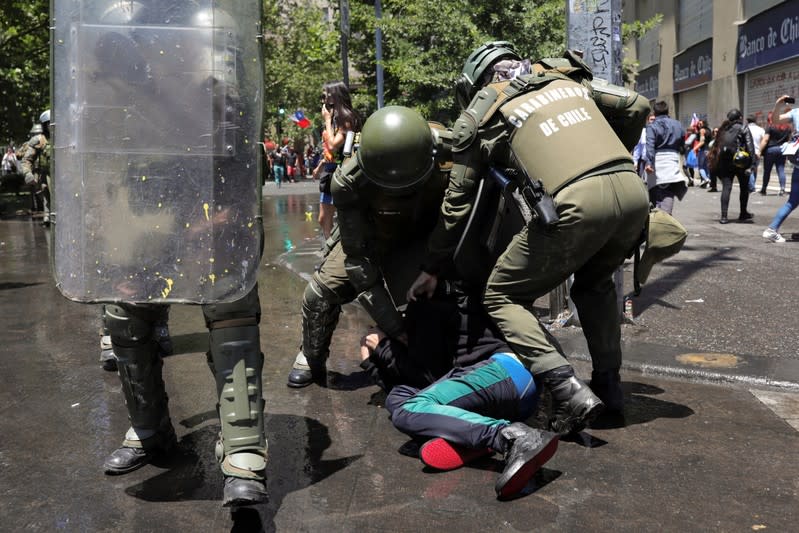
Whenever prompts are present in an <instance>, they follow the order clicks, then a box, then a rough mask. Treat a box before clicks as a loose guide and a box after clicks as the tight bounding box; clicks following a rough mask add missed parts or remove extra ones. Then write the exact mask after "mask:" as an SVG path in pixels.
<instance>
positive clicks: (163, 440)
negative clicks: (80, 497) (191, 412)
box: [103, 420, 177, 476]
mask: <svg viewBox="0 0 799 533" xmlns="http://www.w3.org/2000/svg"><path fill="white" fill-rule="evenodd" d="M167 423H168V424H169V425H168V427H164V428H163V429H161V430H159V431H158V432H157V433H155V434H154V435H152V436H149V437H147V438H145V439H142V440H135V439H136V438H137V437H136V436H135V432H133V430H132V429H130V430H128V433H127V435H125V441H124V442H123V443H122V446H120V447H119V448H117V449H116V450H114V451H113V452H111V455H109V456H108V457H106V459H105V462H104V463H103V469H104V471H105V473H106V474H108V475H109V476H115V475H120V474H127V473H128V472H133V471H134V470H136V469H138V468H141V467H142V466H144V465H146V464H147V463H149V462H151V461H152V460H153V459H154V458H155V457H158V456H159V455H163V454H167V453H169V452H170V451H171V450H172V448H174V447H175V445H176V444H177V438H176V437H175V430H174V429H173V428H172V424H171V423H169V421H168V420H167Z"/></svg>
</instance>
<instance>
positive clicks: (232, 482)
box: [222, 476, 269, 507]
mask: <svg viewBox="0 0 799 533" xmlns="http://www.w3.org/2000/svg"><path fill="white" fill-rule="evenodd" d="M267 501H269V495H268V494H267V493H266V483H265V482H264V481H262V480H259V479H243V478H240V477H233V476H225V488H224V490H223V494H222V505H223V506H224V507H242V506H245V505H258V504H259V503H266V502H267Z"/></svg>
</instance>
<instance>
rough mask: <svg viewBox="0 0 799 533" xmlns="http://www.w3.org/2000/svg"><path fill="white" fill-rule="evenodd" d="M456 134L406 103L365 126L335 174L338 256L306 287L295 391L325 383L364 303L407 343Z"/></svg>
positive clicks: (292, 376) (292, 379)
mask: <svg viewBox="0 0 799 533" xmlns="http://www.w3.org/2000/svg"><path fill="white" fill-rule="evenodd" d="M449 142H450V141H449V132H448V131H446V130H445V129H443V127H440V126H438V125H434V124H428V123H427V122H426V121H425V120H424V118H422V116H421V115H420V114H419V113H417V112H416V111H413V110H412V109H408V108H405V107H400V106H388V107H384V108H382V109H380V110H378V111H377V112H375V113H374V114H373V115H372V116H370V117H369V119H368V120H367V121H366V123H365V124H364V127H363V129H362V131H361V142H360V145H359V148H358V150H357V152H356V155H355V156H354V157H351V158H350V159H349V160H347V161H345V162H344V164H343V165H341V166H340V167H339V168H338V169H337V170H336V173H335V174H334V176H333V181H332V184H331V192H332V194H333V201H334V203H335V205H336V208H337V209H338V226H337V229H336V230H334V232H333V236H332V238H331V239H329V240H328V243H327V246H328V247H330V251H329V253H328V254H327V256H326V257H325V260H324V262H323V263H322V265H321V267H320V268H319V269H318V271H317V272H315V273H314V275H313V277H312V279H311V281H310V282H309V283H308V286H307V287H306V289H305V293H304V295H303V301H302V347H301V350H300V352H299V353H298V354H297V357H296V359H295V362H294V365H293V367H292V369H291V372H290V373H289V378H288V385H289V386H290V387H304V386H306V385H309V384H310V383H311V382H313V381H315V380H316V381H319V380H322V379H324V377H325V375H326V366H325V365H326V361H327V358H328V356H329V353H330V340H331V337H332V335H333V331H334V330H335V328H336V324H337V323H338V318H339V314H340V313H341V306H342V305H343V304H345V303H348V302H351V301H353V300H357V301H358V303H360V304H361V305H362V306H363V307H364V308H365V309H366V311H367V312H368V313H369V315H370V316H371V317H372V319H373V320H374V321H375V323H376V324H377V326H378V327H379V328H380V329H381V330H383V331H384V332H385V333H386V334H387V335H389V336H390V337H392V338H395V339H404V336H405V332H404V328H403V323H402V317H401V315H400V312H399V311H398V309H397V307H398V306H401V305H403V304H404V303H405V302H404V292H405V287H407V284H408V283H410V282H411V281H412V280H413V276H414V275H415V273H416V270H417V269H418V266H419V261H420V259H421V257H422V254H423V251H424V246H425V242H426V239H427V236H428V235H429V233H430V230H431V229H432V228H433V226H434V225H435V223H436V219H437V217H438V209H439V206H440V205H441V200H442V198H443V194H444V190H445V189H446V186H447V180H448V178H449V168H450V167H451V164H450V162H449V157H450V151H449Z"/></svg>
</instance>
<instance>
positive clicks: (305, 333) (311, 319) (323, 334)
mask: <svg viewBox="0 0 799 533" xmlns="http://www.w3.org/2000/svg"><path fill="white" fill-rule="evenodd" d="M339 315H341V305H340V304H339V298H338V296H337V295H336V294H335V293H334V292H333V291H331V290H330V289H328V288H327V287H325V286H324V285H323V284H322V283H320V282H319V280H317V279H316V276H314V277H313V278H312V279H311V281H310V282H309V283H308V286H307V287H306V288H305V294H303V297H302V352H303V353H304V354H305V358H306V359H308V364H309V365H311V366H313V365H314V364H324V362H325V361H326V360H327V356H328V355H329V354H330V339H331V338H332V337H333V332H334V331H335V330H336V325H337V324H338V319H339Z"/></svg>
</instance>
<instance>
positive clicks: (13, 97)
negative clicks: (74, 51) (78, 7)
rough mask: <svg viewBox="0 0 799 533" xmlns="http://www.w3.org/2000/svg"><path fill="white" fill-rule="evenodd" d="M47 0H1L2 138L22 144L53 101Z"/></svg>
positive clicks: (0, 84) (0, 74)
mask: <svg viewBox="0 0 799 533" xmlns="http://www.w3.org/2000/svg"><path fill="white" fill-rule="evenodd" d="M49 19H50V7H49V2H48V1H47V0H3V2H0V139H2V142H3V143H8V142H10V141H13V142H15V143H17V144H21V142H22V141H23V140H27V139H28V131H30V128H31V125H32V124H33V123H34V122H35V121H37V120H38V119H39V115H40V114H41V112H42V111H44V110H45V109H47V108H48V107H49V105H50V104H49V101H50V87H49V83H50V65H49V61H50V54H49V42H50V36H49V30H48V27H49Z"/></svg>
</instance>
